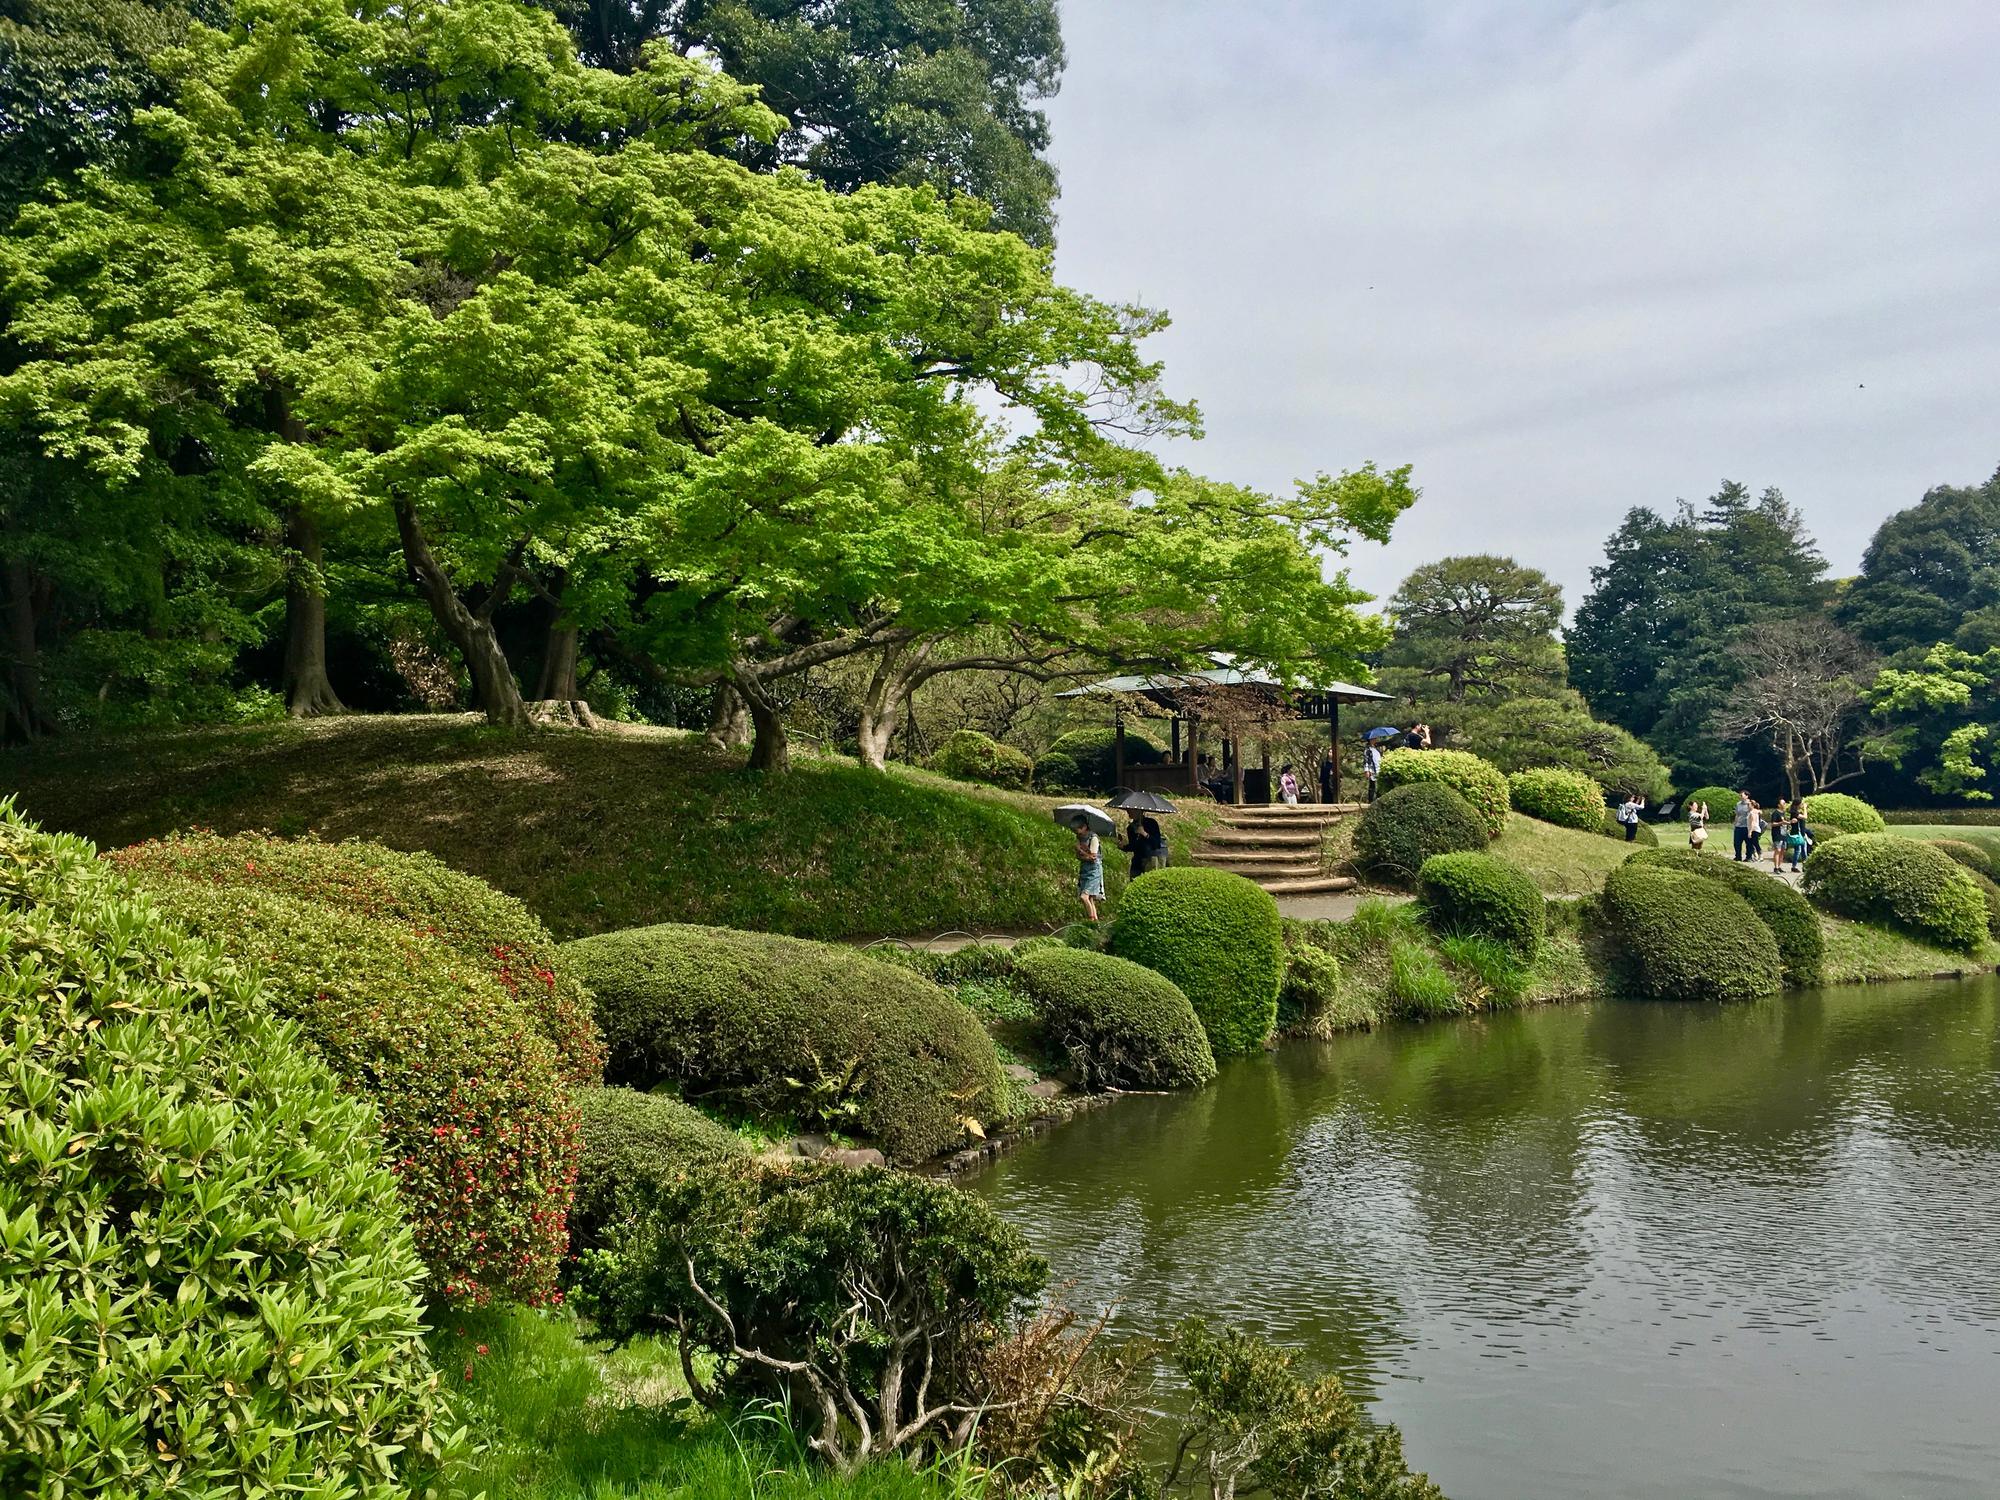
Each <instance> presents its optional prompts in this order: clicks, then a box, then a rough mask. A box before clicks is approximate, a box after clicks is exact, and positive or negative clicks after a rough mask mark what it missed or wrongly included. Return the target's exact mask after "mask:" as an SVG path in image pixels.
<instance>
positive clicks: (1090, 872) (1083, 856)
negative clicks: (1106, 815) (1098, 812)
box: [1070, 817, 1104, 922]
mask: <svg viewBox="0 0 2000 1500" xmlns="http://www.w3.org/2000/svg"><path fill="white" fill-rule="evenodd" d="M1070 826H1071V827H1072V828H1074V829H1075V830H1076V898H1077V900H1079V901H1081V902H1082V903H1083V909H1084V910H1085V911H1086V912H1088V913H1089V914H1090V920H1091V921H1093V922H1095V921H1096V920H1097V903H1098V902H1100V901H1102V900H1103V899H1104V847H1103V845H1101V844H1099V843H1098V841H1097V835H1096V834H1094V833H1092V832H1091V831H1090V822H1089V820H1088V819H1086V818H1081V817H1079V818H1072V819H1071V820H1070Z"/></svg>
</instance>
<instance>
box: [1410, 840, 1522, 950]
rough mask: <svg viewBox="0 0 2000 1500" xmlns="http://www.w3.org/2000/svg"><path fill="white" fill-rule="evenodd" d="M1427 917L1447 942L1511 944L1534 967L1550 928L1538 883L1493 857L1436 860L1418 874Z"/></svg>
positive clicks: (1436, 857) (1455, 856)
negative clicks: (1468, 939) (1457, 937)
mask: <svg viewBox="0 0 2000 1500" xmlns="http://www.w3.org/2000/svg"><path fill="white" fill-rule="evenodd" d="M1417 890H1418V894H1419V897H1420V899H1421V900H1422V901H1423V904H1424V915H1425V917H1426V919H1427V920H1428V921H1429V922H1430V924H1431V926H1432V927H1434V928H1435V929H1436V930H1437V931H1438V932H1440V933H1442V934H1445V935H1447V936H1449V935H1451V934H1454V933H1470V934H1472V935H1474V936H1478V937H1489V938H1493V939H1495V940H1496V941H1499V942H1502V943H1505V944H1507V946H1509V947H1510V948H1512V949H1513V950H1514V951H1515V952H1516V953H1518V954H1520V956H1521V957H1522V958H1523V959H1524V960H1528V961H1531V962H1532V961H1533V959H1534V956H1535V953H1536V950H1537V949H1539V948H1540V947H1541V945H1542V932H1543V930H1544V928H1545V927H1546V926H1547V923H1548V917H1547V911H1546V906H1547V903H1546V902H1544V901H1543V900H1542V893H1541V892H1540V891H1538V890H1536V889H1535V883H1534V882H1533V881H1532V880H1530V879H1528V877H1527V876H1526V875H1524V874H1522V873H1521V872H1520V871H1519V870H1517V869H1515V868H1514V867H1513V866H1512V865H1510V864H1508V863H1506V862H1505V861H1504V860H1498V859H1495V858H1494V857H1493V856H1492V855H1490V854H1478V853H1459V854H1433V855H1432V856H1431V857H1430V858H1429V859H1427V860H1425V861H1424V863H1423V867H1422V869H1421V870H1420V871H1419V872H1418V879H1417Z"/></svg>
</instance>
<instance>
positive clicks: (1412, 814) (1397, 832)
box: [1354, 750, 1487, 885]
mask: <svg viewBox="0 0 2000 1500" xmlns="http://www.w3.org/2000/svg"><path fill="white" fill-rule="evenodd" d="M1422 753H1424V754H1430V755H1435V754H1438V753H1439V752H1437V751H1434V750H1433V751H1425V752H1422ZM1486 845H1487V836H1486V825H1485V824H1484V823H1483V822H1481V821H1480V818H1479V814H1478V813H1477V812H1475V811H1474V810H1473V807H1472V804H1471V803H1469V802H1467V801H1466V800H1465V799H1464V798H1463V797H1461V796H1459V795H1458V793H1457V792H1455V791H1453V790H1452V789H1451V788H1450V787H1448V786H1444V785H1442V784H1440V783H1438V782H1428V781H1420V782H1417V783H1414V784H1413V785H1410V786H1399V787H1397V788H1396V789H1395V790H1393V791H1388V792H1384V793H1383V794H1382V795H1381V796H1379V797H1377V798H1376V799H1375V800H1374V801H1373V802H1371V803H1369V804H1368V807H1367V809H1366V810H1365V811H1364V812H1363V813H1362V814H1361V822H1360V823H1359V825H1358V826H1357V827H1356V828H1355V830H1354V863H1355V864H1356V865H1357V866H1358V867H1359V868H1360V869H1361V870H1362V871H1363V873H1365V874H1368V875H1373V876H1375V877H1376V878H1377V879H1387V880H1394V881H1396V882H1398V883H1399V884H1403V885H1408V884H1411V883H1413V882H1414V881H1415V880H1416V878H1417V872H1418V871H1419V870H1421V869H1423V867H1424V861H1425V860H1427V859H1429V858H1431V856H1433V855H1436V854H1457V853H1460V852H1462V851H1468V850H1477V849H1484V848H1485V847H1486Z"/></svg>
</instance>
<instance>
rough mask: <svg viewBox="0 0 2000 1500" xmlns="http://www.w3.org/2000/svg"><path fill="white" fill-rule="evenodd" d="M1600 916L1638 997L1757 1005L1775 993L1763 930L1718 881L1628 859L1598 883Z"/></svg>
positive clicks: (1770, 946) (1774, 950)
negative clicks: (1600, 886)
mask: <svg viewBox="0 0 2000 1500" xmlns="http://www.w3.org/2000/svg"><path fill="white" fill-rule="evenodd" d="M1604 917H1605V921H1606V922H1607V923H1608V924H1609V926H1610V931H1611V937H1612V940H1613V942H1614V944H1615V945H1616V946H1617V948H1618V951H1619V955H1620V957H1621V959H1622V960H1623V963H1624V969H1625V980H1626V983H1627V984H1628V985H1630V986H1631V988H1632V989H1633V990H1634V991H1635V992H1636V993H1638V994H1641V995H1645V996H1647V997H1649V998H1651V999H1655V1000H1758V999H1762V998H1764V997H1765V996H1767V995H1772V994H1775V993H1777V990H1778V979H1779V973H1780V960H1779V957H1778V945H1777V942H1776V940H1775V939H1773V938H1772V936H1771V930H1770V929H1769V928H1768V927H1766V926H1765V925H1764V924H1763V923H1762V922H1761V921H1759V920H1758V918H1757V913H1756V912H1755V911H1753V910H1752V909H1751V907H1750V903H1749V902H1748V901H1745V900H1744V899H1743V897H1741V896H1739V895H1738V894H1737V893H1736V892H1735V891H1732V890H1731V889H1729V887H1728V886H1726V885H1724V884H1722V883H1721V882H1720V881H1717V880H1706V879H1703V878H1702V877H1701V876H1699V875H1685V874H1682V873H1681V872H1680V871H1678V870H1669V869H1663V868H1661V867H1660V866H1658V865H1648V864H1644V863H1642V862H1640V861H1637V860H1629V861H1627V862H1626V863H1625V864H1622V865H1620V866H1619V867H1618V868H1617V869H1615V870H1613V871H1612V872H1611V874H1610V876H1609V877H1608V878H1607V879H1606V880H1605V882H1604Z"/></svg>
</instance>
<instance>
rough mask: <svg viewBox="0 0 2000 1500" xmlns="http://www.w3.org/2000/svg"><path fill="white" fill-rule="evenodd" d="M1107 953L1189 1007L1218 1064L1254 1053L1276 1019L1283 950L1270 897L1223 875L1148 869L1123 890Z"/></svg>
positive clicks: (1186, 869) (1248, 883)
mask: <svg viewBox="0 0 2000 1500" xmlns="http://www.w3.org/2000/svg"><path fill="white" fill-rule="evenodd" d="M1111 951H1112V952H1113V953H1115V954H1117V955H1118V956H1119V957H1120V958H1129V959H1131V960H1132V961H1133V962H1134V963H1140V964H1144V965H1145V966H1146V967H1147V968H1149V969H1152V970H1154V971H1156V972H1157V973H1161V974H1164V975H1166V976H1167V978H1169V979H1171V980H1172V981H1173V982H1174V983H1175V984H1177V985H1178V986H1180V989H1181V993H1182V994H1184V995H1186V996H1187V997H1188V999H1189V1000H1190V1001H1191V1002H1193V1004H1194V1013H1195V1014H1196V1015H1197V1016H1199V1017H1200V1018H1201V1024H1202V1029H1203V1030H1205V1031H1206V1032H1207V1033H1208V1041H1209V1045H1210V1046H1211V1047H1212V1048H1213V1049H1214V1050H1215V1055H1216V1056H1217V1057H1233V1056H1236V1055H1238V1054H1240V1053H1245V1052H1255V1051H1256V1050H1257V1049H1258V1048H1260V1047H1262V1046H1263V1045H1264V1042H1265V1040H1266V1039H1267V1038H1268V1037H1269V1036H1270V1035H1271V1029H1272V1028H1273V1027H1274V1026H1275V1025H1276V1024H1277V1020H1278V984H1279V981H1280V980H1281V979H1282V978H1283V977H1284V969H1285V963H1284V959H1285V955H1284V943H1283V940H1282V938H1281V936H1280V928H1279V923H1278V903H1277V902H1276V901H1275V900H1273V899H1272V897H1271V894H1270V892H1268V891H1266V890H1264V889H1263V888H1262V887H1260V886H1258V885H1257V884H1255V883H1254V882H1252V881H1248V880H1245V879H1244V878H1243V877H1242V876H1241V875H1232V874H1230V873H1229V872H1228V871H1226V870H1204V869H1195V868H1191V867H1180V868H1175V869H1167V870H1151V871H1148V872H1147V873H1146V874H1144V875H1141V876H1140V877H1139V878H1138V879H1137V880H1135V881H1133V882H1132V883H1131V884H1130V885H1129V886H1127V887H1126V888H1125V894H1124V896H1123V897H1121V898H1120V900H1119V902H1118V911H1117V915H1116V916H1115V917H1114V918H1113V919H1112V923H1111Z"/></svg>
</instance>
